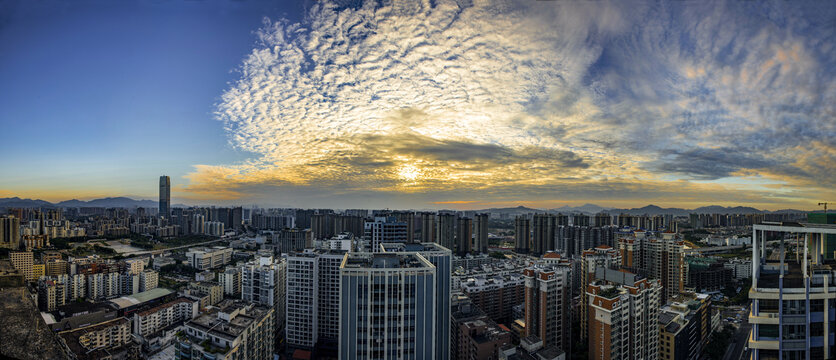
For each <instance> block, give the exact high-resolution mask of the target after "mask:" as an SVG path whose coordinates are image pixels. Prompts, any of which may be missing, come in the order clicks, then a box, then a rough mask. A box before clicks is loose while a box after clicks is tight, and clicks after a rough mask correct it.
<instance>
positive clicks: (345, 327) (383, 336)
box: [339, 253, 450, 360]
mask: <svg viewBox="0 0 836 360" xmlns="http://www.w3.org/2000/svg"><path fill="white" fill-rule="evenodd" d="M436 286H437V284H436V267H435V266H433V264H432V263H430V262H429V261H428V260H427V259H426V258H424V257H423V256H421V255H420V254H416V253H412V254H407V253H348V254H346V256H345V259H344V260H343V262H342V264H341V266H340V311H339V313H340V331H339V334H340V335H339V358H340V359H370V360H377V359H404V358H412V359H437V358H438V357H437V355H436V351H437V350H438V344H437V343H436V341H437V339H438V338H437V335H436V331H437V324H438V323H439V319H438V318H437V316H438V310H439V309H437V308H436V299H435V298H436V295H437V294H436V289H437V287H436ZM444 321H446V322H447V323H448V324H449V323H450V318H449V316H448V317H447V318H446V319H445V320H444ZM448 326H449V325H448ZM448 338H449V334H448ZM446 351H447V353H448V356H449V347H448V348H447V349H446Z"/></svg>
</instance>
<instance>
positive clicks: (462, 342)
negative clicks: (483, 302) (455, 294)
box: [450, 297, 511, 360]
mask: <svg viewBox="0 0 836 360" xmlns="http://www.w3.org/2000/svg"><path fill="white" fill-rule="evenodd" d="M450 328H451V329H452V333H453V336H452V337H451V338H450V342H451V350H452V351H451V354H450V355H451V356H450V358H451V359H452V360H470V359H496V356H497V354H498V353H499V350H500V348H501V347H502V346H503V345H507V344H510V343H511V333H510V332H509V331H508V330H506V329H503V328H501V327H500V326H498V325H497V324H496V323H495V322H494V321H493V320H491V319H490V318H489V317H488V316H487V315H486V314H485V313H484V312H483V311H482V310H480V309H479V308H478V307H477V306H475V305H474V304H473V303H471V302H470V301H469V300H468V299H467V297H463V299H457V300H456V302H455V303H454V304H453V313H452V324H451V326H450Z"/></svg>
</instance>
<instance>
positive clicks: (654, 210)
mask: <svg viewBox="0 0 836 360" xmlns="http://www.w3.org/2000/svg"><path fill="white" fill-rule="evenodd" d="M480 211H484V212H489V213H499V214H508V215H522V214H528V213H532V212H541V213H542V212H548V213H564V214H567V213H568V214H571V213H584V214H590V215H591V214H597V213H600V212H606V213H608V214H610V215H618V214H629V215H673V216H688V214H767V213H788V212H805V211H804V210H795V209H783V210H777V211H768V210H759V209H755V208H753V207H748V206H733V207H725V206H719V205H711V206H702V207H698V208H695V209H681V208H663V207H659V206H656V205H647V206H644V207H640V208H632V209H616V208H607V207H603V206H598V205H595V204H585V205H582V206H576V207H572V206H562V207H559V208H554V209H533V208H529V207H525V206H517V207H510V208H490V209H484V210H480Z"/></svg>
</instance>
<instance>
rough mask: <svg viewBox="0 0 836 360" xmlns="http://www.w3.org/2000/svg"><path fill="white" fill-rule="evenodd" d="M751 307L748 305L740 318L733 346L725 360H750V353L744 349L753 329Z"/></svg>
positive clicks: (727, 352)
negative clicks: (750, 319)
mask: <svg viewBox="0 0 836 360" xmlns="http://www.w3.org/2000/svg"><path fill="white" fill-rule="evenodd" d="M749 306H751V305H747V306H746V308H744V311H743V312H742V314H743V315H742V316H741V317H740V319H741V322H740V324H739V325H740V326H739V327H738V328H737V331H735V332H734V338H733V339H732V343H731V346H729V349H728V350H727V351H726V354H725V355H724V356H723V360H740V359H748V354H749V351H748V350H746V351H744V350H743V349H745V348H746V344H747V341H748V337H749V331H750V330H751V329H752V325H750V324H749Z"/></svg>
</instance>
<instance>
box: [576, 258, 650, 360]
mask: <svg viewBox="0 0 836 360" xmlns="http://www.w3.org/2000/svg"><path fill="white" fill-rule="evenodd" d="M600 278H602V279H605V280H597V281H595V282H594V283H592V284H590V285H588V286H587V299H588V301H589V303H588V304H587V306H588V307H589V309H588V310H587V313H588V316H589V321H588V322H589V325H588V336H587V338H588V344H589V358H590V359H604V360H610V359H623V360H628V359H658V358H659V357H658V353H659V326H658V322H659V307H660V305H661V296H662V287H661V282H660V281H659V280H648V279H646V278H639V277H638V276H636V275H633V274H629V273H625V272H621V271H611V272H608V274H607V275H605V276H600Z"/></svg>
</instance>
